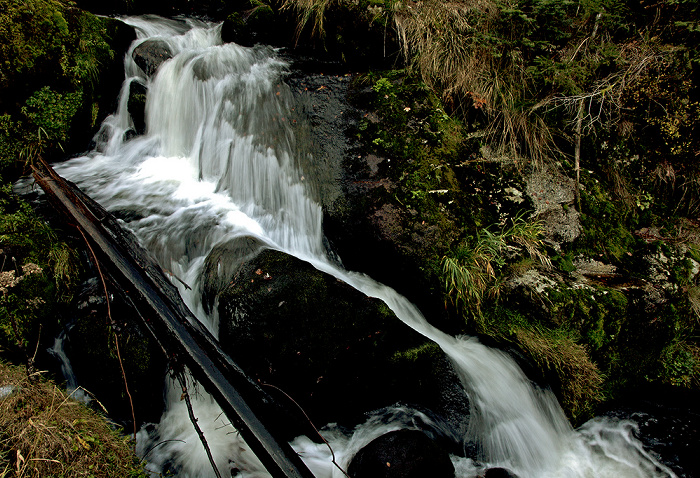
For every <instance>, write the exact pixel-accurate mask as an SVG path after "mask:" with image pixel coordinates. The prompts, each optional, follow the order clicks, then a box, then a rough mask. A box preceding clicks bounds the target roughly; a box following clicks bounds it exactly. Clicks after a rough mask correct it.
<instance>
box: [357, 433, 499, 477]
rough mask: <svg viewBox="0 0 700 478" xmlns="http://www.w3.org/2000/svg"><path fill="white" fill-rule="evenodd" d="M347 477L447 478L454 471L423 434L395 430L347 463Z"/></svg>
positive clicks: (450, 463) (363, 449)
mask: <svg viewBox="0 0 700 478" xmlns="http://www.w3.org/2000/svg"><path fill="white" fill-rule="evenodd" d="M348 474H349V475H350V476H351V477H352V478H423V477H426V476H430V477H432V478H451V477H454V476H455V469H454V465H453V464H452V461H451V460H450V456H449V455H448V453H447V452H446V451H445V450H444V449H443V448H442V447H440V446H438V444H437V443H436V442H434V441H433V440H432V439H430V438H429V437H428V436H427V435H425V434H424V433H423V432H421V431H419V430H397V431H393V432H389V433H386V434H384V435H382V436H380V437H379V438H376V439H374V440H373V441H371V442H370V443H369V444H368V445H367V446H365V447H364V448H362V449H361V450H360V451H359V452H358V453H357V454H356V455H355V457H354V458H353V459H352V462H350V466H349V467H348ZM494 476H496V475H494ZM499 476H500V475H499Z"/></svg>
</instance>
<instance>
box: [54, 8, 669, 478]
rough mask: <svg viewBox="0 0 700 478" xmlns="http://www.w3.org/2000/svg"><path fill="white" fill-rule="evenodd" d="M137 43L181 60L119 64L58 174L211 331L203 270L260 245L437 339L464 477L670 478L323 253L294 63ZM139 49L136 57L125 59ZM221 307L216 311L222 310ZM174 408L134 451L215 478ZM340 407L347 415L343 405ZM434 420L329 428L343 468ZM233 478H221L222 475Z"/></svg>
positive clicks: (326, 468)
mask: <svg viewBox="0 0 700 478" xmlns="http://www.w3.org/2000/svg"><path fill="white" fill-rule="evenodd" d="M125 21H127V23H129V24H131V25H132V26H134V27H135V28H136V30H137V33H138V40H137V41H136V42H135V43H134V45H132V49H133V48H134V47H135V46H136V45H138V44H139V43H140V42H143V41H144V40H146V39H149V38H150V39H158V40H161V41H163V42H165V43H167V44H168V45H169V47H170V48H171V50H172V51H173V53H174V57H173V58H172V59H170V60H168V61H166V62H164V63H163V64H162V65H161V66H160V68H159V69H158V71H157V73H156V74H155V75H154V76H153V77H152V78H148V77H147V76H146V75H145V74H144V73H143V71H141V69H140V68H139V67H138V66H137V65H136V64H135V63H134V61H133V60H132V58H131V55H130V54H129V55H127V56H126V58H125V71H126V80H125V82H124V88H123V89H122V93H121V95H120V99H119V107H118V111H117V112H116V113H115V114H114V115H112V116H110V117H109V118H107V119H106V120H105V122H104V124H103V125H102V129H101V130H100V132H99V133H98V135H97V136H96V148H95V150H94V151H92V152H90V153H89V154H87V155H85V156H82V157H79V158H75V159H72V160H70V161H67V162H66V163H64V164H62V165H59V166H58V167H57V168H56V169H57V170H58V172H59V174H61V175H63V176H65V177H66V178H68V179H70V180H71V181H74V182H76V183H77V184H78V185H79V186H80V187H81V188H82V189H83V190H85V191H86V192H87V193H88V194H89V195H91V196H92V197H93V198H94V199H96V200H97V201H98V202H100V203H101V204H103V205H104V206H105V207H106V208H108V209H109V210H111V211H113V212H117V213H119V215H120V216H121V217H128V218H130V219H129V220H127V221H126V224H127V226H128V227H129V228H130V229H131V230H132V231H133V232H134V233H135V234H136V235H137V237H138V238H139V240H140V241H141V242H142V244H143V245H144V246H145V247H146V248H147V249H149V250H150V251H151V252H152V253H153V254H154V255H155V256H156V258H157V259H158V261H159V262H160V264H161V265H162V266H163V268H164V269H166V270H167V271H169V272H170V273H172V274H173V275H174V276H176V277H177V278H179V279H181V281H182V282H185V283H187V284H190V285H191V286H192V290H188V289H186V288H185V287H184V286H183V285H182V284H181V282H180V281H175V283H176V285H178V287H180V292H181V294H182V296H183V298H184V300H185V302H186V303H187V305H188V306H189V307H190V309H191V310H192V311H193V312H194V313H195V315H196V316H197V317H198V318H199V320H201V321H202V322H203V323H204V324H205V325H206V326H207V327H208V328H209V330H210V331H211V332H212V333H213V334H214V335H217V331H218V318H217V317H216V313H215V312H214V313H213V314H211V315H207V314H205V312H204V308H203V306H202V303H201V292H202V291H201V287H202V286H201V274H202V269H203V264H204V260H205V258H206V256H207V254H208V253H209V252H210V251H211V250H212V248H213V247H214V246H215V245H216V244H219V243H223V242H225V241H229V240H231V239H232V238H235V237H237V236H241V235H247V236H250V235H253V236H255V237H258V238H260V239H261V240H262V241H264V242H265V243H266V244H268V245H269V246H270V247H272V248H275V249H279V250H282V251H284V252H287V253H289V254H292V255H294V256H296V257H299V258H301V259H303V260H306V261H308V262H310V263H311V264H313V265H314V266H315V267H316V268H317V269H319V270H322V271H324V272H327V273H329V274H332V275H334V276H335V277H337V278H339V279H341V280H343V281H345V282H347V283H349V284H350V285H352V286H354V287H355V288H357V289H358V290H360V291H362V292H364V293H365V294H366V295H368V296H372V297H378V298H380V299H381V300H383V301H384V302H386V304H387V305H388V306H389V307H390V308H391V309H392V310H393V311H394V313H395V314H396V316H397V317H398V318H399V319H401V320H402V321H403V322H405V323H406V324H407V325H408V326H410V327H412V328H413V329H415V330H416V331H418V332H420V333H421V334H423V335H425V336H426V337H428V338H430V339H431V340H433V341H435V342H436V343H437V344H439V345H440V347H441V348H442V349H443V350H444V351H445V353H446V354H447V356H448V357H449V358H450V360H451V361H452V363H453V365H454V368H455V370H456V371H457V373H458V375H459V377H460V379H461V380H462V382H463V385H464V387H465V389H466V391H467V393H468V395H469V397H470V408H471V416H470V425H469V430H468V432H467V436H464V437H459V440H461V441H463V442H473V443H477V444H478V448H479V453H480V456H479V459H480V461H479V462H476V461H472V460H470V459H466V458H460V457H453V463H454V464H455V467H456V470H457V476H458V477H460V478H466V477H476V476H478V475H479V474H481V473H483V470H484V467H485V466H487V464H488V466H503V467H507V468H509V469H510V470H512V471H514V472H515V473H516V474H517V475H518V476H520V477H652V476H674V475H673V473H672V472H671V471H670V470H668V469H667V468H665V467H664V466H662V465H661V464H659V463H658V462H657V461H656V460H654V459H653V458H652V457H651V456H650V455H649V454H648V453H647V452H645V451H644V450H643V448H642V447H641V444H640V443H639V442H638V441H637V440H636V439H635V438H633V433H632V429H633V425H632V424H631V423H629V422H611V421H606V420H602V419H598V420H593V421H591V422H589V423H587V424H586V425H584V426H583V427H582V428H580V429H578V430H574V429H573V428H572V427H571V425H570V424H569V423H568V421H567V420H566V418H565V417H564V415H563V413H562V411H561V408H560V407H559V404H558V403H557V401H556V399H555V397H554V395H553V394H552V393H551V392H549V391H547V390H542V389H539V388H536V387H534V386H533V385H532V384H531V382H530V381H529V380H528V379H527V378H526V377H525V375H524V374H523V372H522V371H521V370H520V369H519V368H518V367H517V365H516V364H515V363H514V362H513V361H512V360H511V359H510V358H509V357H508V356H507V355H505V354H503V353H501V352H499V351H496V350H492V349H489V348H488V347H486V346H484V345H482V344H480V343H479V342H478V340H476V339H475V338H472V337H452V336H450V335H447V334H445V333H443V332H441V331H440V330H438V329H436V328H434V327H432V326H431V325H429V324H428V322H427V321H426V320H425V318H424V317H423V316H422V315H421V313H420V312H419V311H418V309H417V308H416V307H415V306H413V305H412V304H411V303H410V302H409V301H408V300H407V299H406V298H404V297H402V296H400V295H399V294H397V293H396V292H394V291H393V290H392V289H390V288H388V287H386V286H384V285H382V284H379V283H377V282H376V281H374V280H372V279H371V278H369V277H367V276H364V275H361V274H357V273H352V272H347V271H345V270H342V269H340V268H338V266H337V265H335V264H334V263H332V262H331V261H330V260H329V259H328V258H327V256H326V251H325V249H324V247H323V240H322V238H323V236H322V228H321V217H322V214H321V208H320V206H319V205H318V204H317V203H316V202H315V201H313V200H312V199H311V196H310V194H309V191H308V189H307V188H308V187H309V186H308V185H307V182H308V181H305V180H304V177H303V176H302V172H301V171H300V169H299V168H298V167H297V165H298V163H299V159H300V158H299V155H300V154H302V153H300V152H299V151H298V148H297V145H296V144H295V138H294V134H293V131H292V129H291V127H290V125H289V121H285V118H289V116H290V109H291V108H292V94H291V92H290V91H289V89H288V87H287V86H286V85H285V84H284V82H283V78H284V75H285V73H286V68H287V65H286V63H285V62H284V61H283V60H281V59H280V58H279V57H278V56H276V53H275V51H274V50H273V49H271V48H268V47H263V46H257V47H254V48H244V47H240V46H238V45H235V44H225V45H222V44H221V40H220V30H219V27H218V26H216V25H208V24H204V23H200V22H196V21H187V22H179V21H172V20H165V19H162V18H155V17H139V18H127V19H125ZM130 53H131V52H130ZM134 82H136V83H140V84H142V85H145V86H146V87H147V90H148V94H147V102H146V125H147V130H146V133H145V134H143V135H138V136H134V135H133V134H129V132H130V130H133V121H132V119H131V118H130V116H129V113H128V111H127V103H128V97H129V87H130V85H131V84H132V83H134ZM214 309H216V307H215V308H214ZM166 388H167V395H168V396H167V404H166V410H165V412H164V414H163V416H162V419H161V421H160V423H158V424H156V425H154V426H149V427H145V428H144V429H143V430H142V431H141V432H140V433H139V439H138V449H139V451H140V453H141V454H142V455H144V456H145V457H146V459H147V461H148V463H149V464H148V468H149V469H150V470H152V471H154V472H155V473H158V472H163V471H167V470H170V471H173V472H174V473H175V474H176V475H177V476H179V477H207V476H213V472H212V471H211V467H210V465H209V462H208V460H207V458H206V455H205V453H204V451H203V448H202V446H201V444H200V443H199V440H198V438H197V435H196V433H195V431H194V429H193V427H192V425H191V423H190V421H189V418H188V415H187V410H186V408H185V404H184V402H183V401H181V400H180V391H179V389H178V388H177V387H175V386H174V385H173V384H172V383H170V379H166ZM195 398H196V399H195V401H194V402H195V403H194V411H195V415H196V416H197V417H198V418H199V424H200V426H201V427H202V429H203V430H204V433H205V435H206V436H207V440H208V442H209V444H210V446H211V448H212V452H213V454H214V456H215V458H216V462H217V466H218V467H219V469H220V470H222V471H223V474H224V475H227V473H228V471H227V470H231V469H234V470H238V473H239V475H238V476H269V475H267V473H266V472H265V470H264V468H263V467H262V466H261V465H260V463H259V461H258V460H257V458H256V457H255V456H254V455H252V454H251V452H249V451H248V449H247V446H246V445H245V443H243V441H242V440H241V438H240V437H239V435H238V434H237V433H236V432H235V430H233V428H232V427H231V425H230V424H228V423H227V421H226V419H225V417H223V416H222V414H221V411H220V409H219V408H218V406H217V405H216V403H214V402H213V400H211V398H209V397H208V396H207V395H206V393H204V392H202V393H200V394H198V395H197V396H196V397H195ZM339 406H342V404H339ZM418 421H421V422H427V421H429V419H428V418H427V417H425V416H422V415H421V414H420V413H418V412H415V411H411V410H405V409H396V410H394V411H393V413H392V414H391V416H390V417H389V418H388V419H387V418H386V417H384V418H382V419H381V420H379V419H375V418H370V419H369V420H368V421H367V423H365V424H363V425H360V426H358V427H357V429H356V430H355V431H354V432H353V433H352V434H350V435H346V434H343V433H341V431H339V430H337V429H335V428H333V427H332V426H329V427H327V428H326V429H325V430H324V434H325V436H326V438H327V439H328V440H329V441H330V442H331V444H332V446H333V447H334V450H335V455H336V458H337V460H338V462H339V463H340V464H341V465H343V466H347V465H348V462H349V460H350V459H351V458H352V456H353V455H354V453H355V452H357V450H359V449H360V448H361V447H362V446H364V445H365V444H367V443H368V442H369V441H371V440H372V439H373V438H375V437H377V436H380V435H381V434H383V433H386V432H387V431H389V430H395V429H400V428H416V427H417V425H416V423H417V422H418ZM292 445H293V446H294V447H295V449H296V450H297V451H299V452H300V453H302V457H303V459H304V460H305V461H306V463H307V465H308V466H309V468H310V469H311V470H312V472H313V473H314V474H315V475H316V476H318V477H341V476H343V475H342V473H341V472H340V470H338V469H337V468H336V467H334V466H333V465H332V463H331V460H330V458H331V457H330V452H329V451H328V449H327V448H326V447H325V446H322V445H318V444H315V443H313V442H311V440H309V439H308V438H306V437H299V438H297V439H296V440H295V441H294V442H293V443H292ZM227 476H228V475H227Z"/></svg>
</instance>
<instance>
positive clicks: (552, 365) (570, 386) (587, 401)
mask: <svg viewBox="0 0 700 478" xmlns="http://www.w3.org/2000/svg"><path fill="white" fill-rule="evenodd" d="M515 337H516V339H517V341H518V343H519V344H520V346H521V347H522V348H523V350H524V351H525V352H526V353H527V354H528V355H529V356H530V357H532V359H533V360H535V362H537V364H538V365H539V366H540V367H541V368H542V369H544V370H551V371H553V372H555V373H556V375H557V377H558V378H559V383H560V385H561V402H562V406H563V407H564V409H565V410H566V411H567V413H568V414H569V415H570V416H571V417H572V418H573V419H574V420H581V419H585V418H587V417H588V416H589V415H590V414H591V413H592V412H593V408H594V407H595V405H596V404H597V403H598V402H600V401H601V400H602V398H603V394H602V386H603V377H602V376H601V373H600V371H599V370H598V367H597V366H596V364H595V363H593V362H592V361H591V359H590V357H589V356H588V352H587V350H586V348H585V347H584V346H583V345H580V344H577V343H576V342H575V340H574V339H573V338H572V337H571V334H570V333H567V332H566V331H563V330H561V329H557V330H545V329H542V328H539V327H532V328H528V329H523V328H521V329H517V330H516V332H515Z"/></svg>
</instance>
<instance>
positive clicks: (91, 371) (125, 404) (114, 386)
mask: <svg viewBox="0 0 700 478" xmlns="http://www.w3.org/2000/svg"><path fill="white" fill-rule="evenodd" d="M75 307H76V310H75V315H74V320H75V322H74V325H73V327H72V328H71V329H70V331H69V333H68V334H67V341H66V343H65V352H66V355H67V356H68V357H69V359H70V361H71V365H72V367H73V371H74V373H75V375H76V377H77V379H78V383H80V384H81V386H83V387H84V388H85V389H87V390H88V391H90V393H91V394H94V396H96V397H97V398H98V400H99V401H100V402H101V403H102V404H104V406H105V407H106V408H107V409H108V410H109V413H110V417H112V419H113V420H115V421H117V422H118V423H121V424H127V423H130V422H131V410H130V406H129V397H128V396H127V393H126V390H125V388H124V379H123V377H122V372H121V366H123V367H124V373H125V375H126V377H127V380H128V384H129V393H130V394H131V399H133V403H134V406H135V407H136V421H137V426H140V425H141V424H142V423H144V422H150V421H157V420H158V417H159V416H160V414H161V413H162V407H163V392H162V390H163V389H162V386H161V384H162V383H163V376H164V375H165V372H166V370H167V364H166V359H165V357H164V355H163V354H162V352H160V351H159V350H158V345H157V344H156V343H155V342H154V340H153V339H152V337H151V335H150V333H149V332H148V331H146V330H144V329H143V328H142V327H141V326H139V325H138V324H136V323H135V321H133V320H129V319H127V318H128V317H131V316H133V315H134V314H135V311H134V310H133V309H132V308H131V307H130V306H129V305H127V303H126V301H125V300H124V299H123V297H122V296H121V295H120V294H115V295H114V298H113V299H112V300H110V309H111V314H112V315H111V317H112V319H114V323H113V325H112V326H111V327H110V326H109V325H110V318H109V317H108V315H107V303H106V300H105V297H104V289H103V288H102V284H101V283H100V281H99V280H98V279H97V278H95V277H93V278H91V279H90V280H88V281H86V282H85V283H84V284H83V286H82V288H81V290H80V291H79V293H78V295H77V297H76V299H75ZM115 337H118V340H119V349H120V354H121V364H120V360H119V357H118V356H117V353H116V348H115ZM125 428H126V429H130V428H131V425H128V426H125Z"/></svg>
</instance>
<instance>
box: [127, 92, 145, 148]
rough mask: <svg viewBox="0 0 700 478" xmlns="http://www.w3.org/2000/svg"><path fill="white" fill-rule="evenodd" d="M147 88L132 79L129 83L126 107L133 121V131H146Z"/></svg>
mask: <svg viewBox="0 0 700 478" xmlns="http://www.w3.org/2000/svg"><path fill="white" fill-rule="evenodd" d="M147 93H148V89H147V88H146V86H145V85H143V84H142V83H139V82H137V81H132V82H131V83H130V84H129V100H128V103H127V108H128V110H129V115H130V116H131V119H132V121H133V122H134V133H135V134H137V135H139V134H144V133H145V132H146V95H147Z"/></svg>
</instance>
